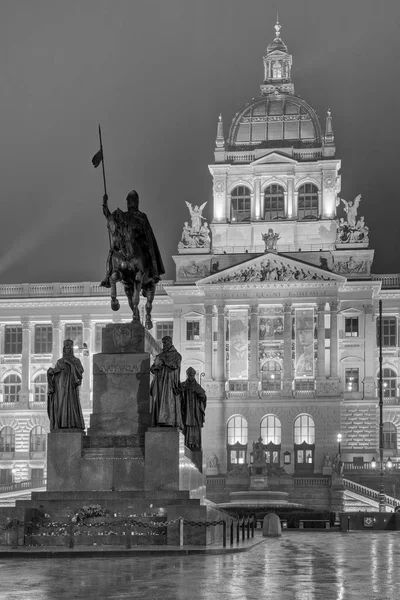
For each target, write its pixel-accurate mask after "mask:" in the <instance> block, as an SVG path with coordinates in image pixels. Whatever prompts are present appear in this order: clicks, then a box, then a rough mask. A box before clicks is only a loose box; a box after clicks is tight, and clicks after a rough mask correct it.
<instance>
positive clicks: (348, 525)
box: [347, 517, 350, 531]
mask: <svg viewBox="0 0 400 600" xmlns="http://www.w3.org/2000/svg"><path fill="white" fill-rule="evenodd" d="M347 531H350V517H347Z"/></svg>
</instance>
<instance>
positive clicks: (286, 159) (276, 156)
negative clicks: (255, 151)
mask: <svg viewBox="0 0 400 600" xmlns="http://www.w3.org/2000/svg"><path fill="white" fill-rule="evenodd" d="M278 163H279V164H282V163H284V164H285V163H286V164H290V165H295V164H297V160H294V158H290V156H287V154H283V153H282V152H276V151H272V152H267V153H266V154H264V156H261V158H258V159H257V160H254V161H253V162H252V163H251V164H252V165H268V164H278Z"/></svg>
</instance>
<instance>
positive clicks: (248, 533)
mask: <svg viewBox="0 0 400 600" xmlns="http://www.w3.org/2000/svg"><path fill="white" fill-rule="evenodd" d="M249 537H250V517H247V539H249Z"/></svg>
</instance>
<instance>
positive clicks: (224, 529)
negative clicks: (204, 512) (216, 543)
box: [222, 521, 226, 548]
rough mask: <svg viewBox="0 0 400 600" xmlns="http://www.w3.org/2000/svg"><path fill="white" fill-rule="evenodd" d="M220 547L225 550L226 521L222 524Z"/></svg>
mask: <svg viewBox="0 0 400 600" xmlns="http://www.w3.org/2000/svg"><path fill="white" fill-rule="evenodd" d="M222 546H223V547H224V548H226V521H223V523H222Z"/></svg>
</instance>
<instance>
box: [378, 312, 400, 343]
mask: <svg viewBox="0 0 400 600" xmlns="http://www.w3.org/2000/svg"><path fill="white" fill-rule="evenodd" d="M376 328H377V336H378V339H377V342H376V343H377V345H378V348H379V334H380V321H379V318H378V319H377V321H376ZM382 330H383V331H382V346H383V347H384V348H390V347H396V346H397V339H396V338H397V319H396V317H382Z"/></svg>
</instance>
